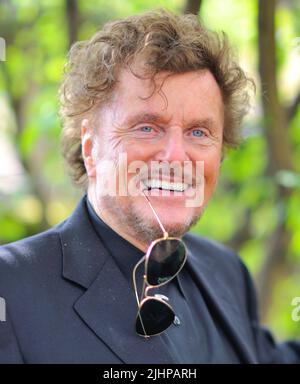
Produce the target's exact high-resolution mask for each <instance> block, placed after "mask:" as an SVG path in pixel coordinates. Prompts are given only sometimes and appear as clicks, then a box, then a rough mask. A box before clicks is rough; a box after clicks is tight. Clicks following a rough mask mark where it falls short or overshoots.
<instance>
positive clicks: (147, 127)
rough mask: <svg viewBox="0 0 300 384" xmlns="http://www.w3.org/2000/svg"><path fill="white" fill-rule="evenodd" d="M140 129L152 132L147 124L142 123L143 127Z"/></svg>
mask: <svg viewBox="0 0 300 384" xmlns="http://www.w3.org/2000/svg"><path fill="white" fill-rule="evenodd" d="M141 131H143V132H146V133H149V132H152V127H149V125H144V126H143V127H141Z"/></svg>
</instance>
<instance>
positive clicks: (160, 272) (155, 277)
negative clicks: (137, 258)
mask: <svg viewBox="0 0 300 384" xmlns="http://www.w3.org/2000/svg"><path fill="white" fill-rule="evenodd" d="M185 256H186V249H185V246H184V244H183V242H182V241H180V240H177V239H167V240H161V241H159V242H158V243H156V244H155V245H154V246H153V248H152V250H151V253H150V255H149V258H148V265H147V281H148V283H149V284H150V285H153V286H155V285H160V284H165V283H167V282H168V281H170V280H171V279H172V278H173V277H174V276H175V275H176V274H177V272H178V271H179V270H180V268H181V267H182V266H183V264H184V262H185Z"/></svg>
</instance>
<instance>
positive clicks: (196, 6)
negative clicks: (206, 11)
mask: <svg viewBox="0 0 300 384" xmlns="http://www.w3.org/2000/svg"><path fill="white" fill-rule="evenodd" d="M200 7H201V0H186V4H185V9H184V13H193V14H194V15H198V14H199V11H200Z"/></svg>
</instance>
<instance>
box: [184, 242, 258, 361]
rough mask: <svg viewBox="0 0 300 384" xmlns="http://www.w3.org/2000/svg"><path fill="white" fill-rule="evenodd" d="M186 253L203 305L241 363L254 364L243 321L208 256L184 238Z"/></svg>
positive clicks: (248, 336)
mask: <svg viewBox="0 0 300 384" xmlns="http://www.w3.org/2000/svg"><path fill="white" fill-rule="evenodd" d="M186 245H187V249H188V257H187V264H188V267H189V268H190V270H191V271H192V273H193V274H194V276H195V277H196V281H197V285H198V287H199V289H200V291H201V293H202V295H203V296H204V298H205V300H206V302H207V305H208V306H209V308H210V309H211V310H212V313H213V314H214V316H216V318H218V319H219V322H220V323H221V324H222V325H223V326H224V330H225V331H227V334H228V336H229V337H230V339H231V340H232V341H233V343H234V345H235V347H236V350H237V351H238V352H239V353H240V356H241V357H242V359H243V360H244V362H245V363H256V362H257V361H256V358H255V354H254V352H253V348H250V346H249V343H251V339H252V335H251V334H250V332H249V330H248V327H247V326H245V325H244V324H245V322H246V321H247V320H245V319H243V318H242V314H241V311H240V309H239V308H238V303H237V300H236V298H235V297H234V296H233V293H232V290H230V289H229V287H228V286H226V285H225V284H224V283H223V279H222V277H221V278H218V276H217V275H216V273H215V271H216V270H218V266H216V265H214V262H215V260H214V258H213V257H211V255H210V254H209V253H206V252H203V250H201V249H200V247H197V248H196V247H195V246H194V247H193V246H192V245H191V244H189V241H188V236H187V237H186Z"/></svg>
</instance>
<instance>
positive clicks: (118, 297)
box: [0, 200, 300, 363]
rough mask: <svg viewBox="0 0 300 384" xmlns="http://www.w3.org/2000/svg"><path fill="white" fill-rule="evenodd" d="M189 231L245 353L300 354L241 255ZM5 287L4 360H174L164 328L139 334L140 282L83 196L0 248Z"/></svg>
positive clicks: (256, 357)
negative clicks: (114, 251) (46, 225)
mask: <svg viewBox="0 0 300 384" xmlns="http://www.w3.org/2000/svg"><path fill="white" fill-rule="evenodd" d="M184 240H185V243H186V245H187V248H188V261H187V263H189V267H190V269H191V271H192V273H193V274H194V276H195V277H196V280H197V284H198V286H199V289H200V290H201V292H202V294H203V296H204V299H205V301H206V303H207V305H208V307H209V310H210V311H211V313H212V315H213V316H215V317H216V318H218V319H219V321H220V322H221V323H222V325H223V327H224V329H225V331H226V333H227V335H228V337H229V339H230V341H231V342H232V343H233V345H234V347H235V348H236V350H237V352H238V354H239V356H240V358H241V360H242V361H243V362H245V363H255V362H294V363H296V362H298V363H299V362H300V343H299V342H290V343H285V344H281V345H278V344H275V343H274V341H273V339H272V337H271V335H270V333H269V332H268V331H266V330H264V329H263V328H261V327H260V325H259V323H258V319H257V314H256V299H255V293H254V290H253V286H252V282H251V279H250V278H249V275H248V272H247V270H246V268H245V267H244V265H243V264H242V263H241V261H240V260H239V258H238V257H237V256H236V255H235V254H234V253H233V252H232V251H230V250H228V249H226V248H225V247H223V246H221V245H218V244H215V243H212V242H210V241H208V240H205V239H203V238H200V237H198V236H195V235H191V234H186V235H185V236H184ZM0 297H2V298H4V299H5V302H6V321H4V322H3V321H2V322H0V363H24V362H25V363H122V362H123V363H166V362H170V359H171V358H170V356H169V353H168V350H167V349H166V347H165V345H163V344H162V342H161V340H160V337H153V338H151V340H150V341H148V340H144V339H143V338H141V337H140V336H137V335H136V334H135V331H134V322H135V317H136V313H137V305H136V301H135V296H134V293H133V288H132V286H131V282H128V281H126V279H125V278H124V276H123V275H122V273H121V271H120V270H119V268H118V267H117V265H116V264H115V262H114V261H113V259H112V258H111V257H110V256H109V254H108V253H107V251H106V250H105V248H104V246H103V244H102V243H101V240H100V239H99V237H98V236H97V234H96V232H95V231H94V229H93V227H92V225H91V223H90V220H89V217H88V215H87V212H86V208H85V205H84V201H83V200H82V201H81V202H80V203H79V205H78V207H77V208H76V210H75V211H74V213H73V214H72V216H71V217H70V218H69V219H67V220H66V221H65V222H63V223H62V224H60V225H59V226H57V227H55V228H53V229H50V230H49V231H47V232H44V233H41V234H39V235H37V236H34V237H31V238H27V239H24V240H22V241H18V242H16V243H11V244H8V245H5V246H2V247H1V248H0ZM199 348H201V346H199Z"/></svg>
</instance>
